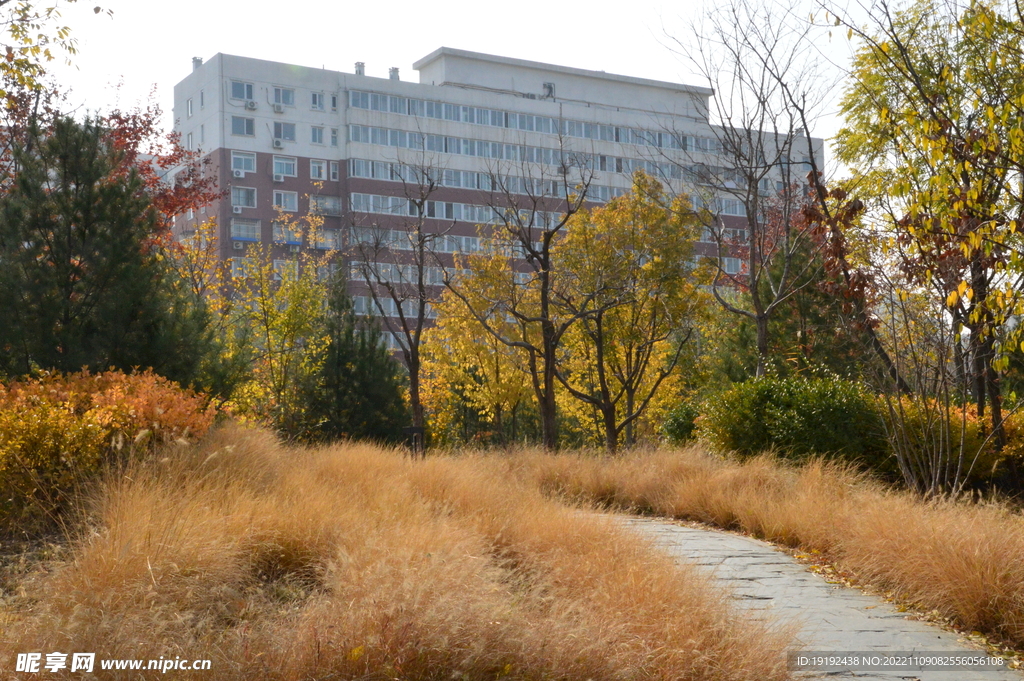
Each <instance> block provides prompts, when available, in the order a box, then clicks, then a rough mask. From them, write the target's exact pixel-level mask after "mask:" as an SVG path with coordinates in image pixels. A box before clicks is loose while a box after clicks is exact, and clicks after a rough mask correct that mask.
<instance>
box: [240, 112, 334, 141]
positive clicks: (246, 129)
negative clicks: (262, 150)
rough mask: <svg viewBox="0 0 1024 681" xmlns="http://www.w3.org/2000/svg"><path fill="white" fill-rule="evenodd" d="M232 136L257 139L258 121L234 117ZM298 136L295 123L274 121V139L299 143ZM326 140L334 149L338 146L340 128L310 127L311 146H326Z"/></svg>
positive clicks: (246, 117)
mask: <svg viewBox="0 0 1024 681" xmlns="http://www.w3.org/2000/svg"><path fill="white" fill-rule="evenodd" d="M231 134H232V135H238V136H241V137H255V136H256V119H255V118H251V117H249V116H232V117H231ZM296 135H297V128H296V126H295V124H294V123H288V122H286V121H274V139H277V140H282V141H284V142H295V141H297V136H296ZM325 139H326V140H329V141H330V144H331V146H332V147H336V146H338V128H325V127H324V126H321V125H311V126H310V127H309V142H310V144H319V145H324V144H326V143H325V142H324V140H325Z"/></svg>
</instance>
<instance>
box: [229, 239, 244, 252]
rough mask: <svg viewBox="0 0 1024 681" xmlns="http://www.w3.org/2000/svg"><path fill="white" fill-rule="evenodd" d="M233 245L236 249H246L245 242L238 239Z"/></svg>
mask: <svg viewBox="0 0 1024 681" xmlns="http://www.w3.org/2000/svg"><path fill="white" fill-rule="evenodd" d="M231 247H232V248H234V249H235V250H236V251H242V250H245V244H244V243H243V242H241V241H236V242H235V243H233V244H231Z"/></svg>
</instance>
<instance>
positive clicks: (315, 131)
mask: <svg viewBox="0 0 1024 681" xmlns="http://www.w3.org/2000/svg"><path fill="white" fill-rule="evenodd" d="M309 131H310V132H309V141H310V142H312V143H313V144H323V143H324V129H323V128H320V127H317V126H315V125H314V126H313V127H312V128H310V129H309Z"/></svg>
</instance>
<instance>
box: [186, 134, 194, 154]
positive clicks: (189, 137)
mask: <svg viewBox="0 0 1024 681" xmlns="http://www.w3.org/2000/svg"><path fill="white" fill-rule="evenodd" d="M185 148H186V149H188V150H189V151H192V133H189V134H188V135H186V136H185Z"/></svg>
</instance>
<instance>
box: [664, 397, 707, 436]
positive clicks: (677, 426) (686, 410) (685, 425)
mask: <svg viewBox="0 0 1024 681" xmlns="http://www.w3.org/2000/svg"><path fill="white" fill-rule="evenodd" d="M699 415H700V412H699V411H698V409H697V407H696V405H694V404H693V403H692V402H680V403H679V404H678V405H676V407H675V408H674V409H673V410H672V411H671V412H669V414H668V418H667V419H665V424H664V425H663V426H662V427H661V430H662V432H663V433H664V434H665V437H666V438H668V441H669V442H671V443H672V444H674V445H681V444H683V443H685V442H689V441H690V440H692V439H693V438H694V435H695V431H696V429H697V417H698V416H699Z"/></svg>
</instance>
